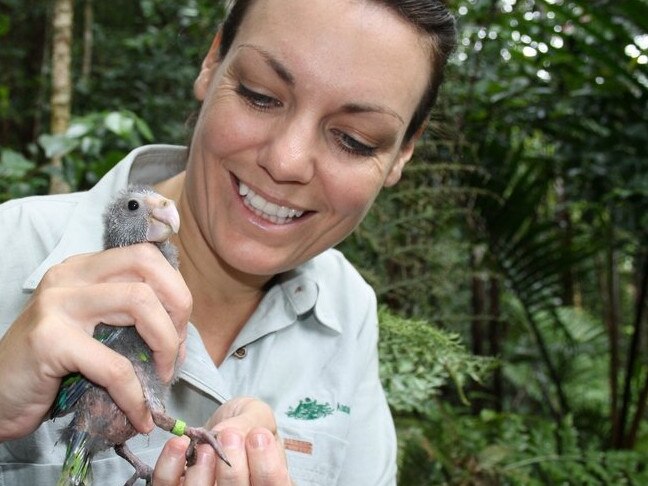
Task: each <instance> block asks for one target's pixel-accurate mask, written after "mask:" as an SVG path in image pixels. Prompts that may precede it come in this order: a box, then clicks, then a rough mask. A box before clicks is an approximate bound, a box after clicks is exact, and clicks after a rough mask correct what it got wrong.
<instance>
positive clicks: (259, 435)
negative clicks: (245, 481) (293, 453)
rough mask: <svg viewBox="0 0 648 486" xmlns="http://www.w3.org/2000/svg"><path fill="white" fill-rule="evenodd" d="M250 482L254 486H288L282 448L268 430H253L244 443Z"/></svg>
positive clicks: (288, 479)
mask: <svg viewBox="0 0 648 486" xmlns="http://www.w3.org/2000/svg"><path fill="white" fill-rule="evenodd" d="M245 446H246V450H247V458H248V464H249V466H250V480H251V482H252V484H254V485H255V486H257V485H259V486H286V485H289V484H290V477H289V475H288V468H287V466H286V461H285V457H284V454H283V448H282V447H281V445H280V444H279V442H278V441H277V439H276V438H275V436H274V434H272V433H271V432H270V431H269V430H267V429H263V428H256V429H253V430H252V431H251V432H250V433H249V434H248V436H247V439H246V441H245Z"/></svg>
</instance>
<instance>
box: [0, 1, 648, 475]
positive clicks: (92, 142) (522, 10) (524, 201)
mask: <svg viewBox="0 0 648 486" xmlns="http://www.w3.org/2000/svg"><path fill="white" fill-rule="evenodd" d="M58 1H60V0H57V2H58ZM57 2H55V1H53V0H52V1H45V2H43V1H35V0H22V1H18V0H2V1H0V201H2V200H7V199H11V198H16V197H22V196H27V195H31V194H46V193H48V192H49V191H50V190H51V189H50V188H51V184H50V181H51V178H52V177H58V178H60V179H61V180H63V181H64V182H65V183H66V184H67V185H68V186H69V188H70V189H71V190H78V189H85V188H88V187H90V186H92V185H93V184H94V183H95V182H96V181H97V180H98V178H100V177H101V176H102V175H103V174H104V173H105V172H106V171H107V170H109V169H110V168H111V167H112V166H113V165H114V164H115V163H116V162H117V161H118V160H119V159H120V158H121V157H122V156H123V155H125V154H126V153H127V152H128V151H129V150H130V149H131V148H133V147H135V146H137V145H140V144H142V143H149V142H155V143H185V142H186V139H187V136H188V133H189V130H188V128H187V121H188V120H189V119H190V118H191V115H192V113H195V111H196V109H197V105H196V102H195V101H194V100H193V98H192V85H193V78H194V77H195V75H196V73H197V71H198V68H199V65H200V62H201V60H202V57H203V55H204V54H205V53H206V51H207V49H208V47H209V43H210V41H211V37H212V36H213V34H214V32H215V30H216V28H217V25H218V23H219V21H220V20H221V19H222V16H223V12H224V7H223V5H222V3H219V2H214V1H206V0H179V1H176V2H168V1H163V0H135V1H132V0H129V1H125V0H113V1H111V2H92V0H78V1H76V2H72V4H73V7H74V19H73V37H72V42H71V56H72V57H71V58H72V65H71V78H70V84H71V86H70V87H71V92H72V102H71V114H72V118H71V121H70V123H69V128H68V129H67V130H66V131H64V132H62V133H56V134H55V133H53V131H54V130H52V124H51V121H50V118H51V115H52V105H51V103H50V96H51V92H52V82H51V74H52V47H53V32H54V27H53V18H54V13H53V12H54V6H55V4H56V3H57ZM448 3H449V4H450V5H451V7H452V9H453V10H454V11H455V12H456V14H457V20H458V23H459V29H460V39H459V47H458V49H457V51H456V53H455V55H454V56H453V58H452V60H451V63H450V66H449V69H448V72H447V75H446V83H445V85H444V87H443V90H442V94H441V98H440V100H439V104H438V107H437V109H436V110H435V112H434V113H433V115H432V117H431V120H430V126H429V129H428V130H427V132H426V134H425V135H424V137H423V139H422V140H421V142H420V144H419V147H418V151H417V156H416V158H415V160H414V161H413V162H412V163H411V164H409V165H408V167H407V168H406V170H405V173H404V177H403V180H402V181H401V182H400V183H399V184H398V185H397V186H395V187H394V188H391V189H389V190H386V191H384V192H383V194H382V195H381V196H380V197H379V199H378V201H377V203H376V206H375V207H374V208H373V210H372V211H371V212H370V214H369V215H368V217H367V219H366V221H365V222H364V223H363V224H362V226H361V227H360V228H358V230H357V231H356V232H355V233H354V234H353V235H352V236H351V237H350V238H349V239H348V240H347V241H346V242H344V243H343V244H342V245H340V247H341V249H342V250H343V251H344V252H345V254H346V255H347V256H348V257H349V258H350V259H351V260H352V261H353V262H354V263H355V264H356V266H357V267H358V268H359V269H360V270H361V272H362V273H363V275H364V276H365V278H366V279H367V280H368V281H369V282H370V283H371V284H372V285H373V286H374V288H375V289H376V292H377V294H378V298H379V301H380V304H381V314H380V316H381V342H380V351H381V373H382V376H383V381H384V384H385V387H386V390H387V392H388V396H389V401H390V405H391V406H392V410H393V413H394V416H395V417H396V421H397V425H398V433H399V450H400V455H399V462H400V468H399V471H400V473H399V475H400V477H399V484H402V485H428V484H447V485H509V484H510V485H518V484H519V485H527V484H530V485H534V484H549V485H554V484H557V485H561V484H564V485H571V484H574V485H590V484H591V485H599V484H610V485H621V484H634V485H643V484H648V471H647V469H646V459H645V458H646V456H647V454H648V427H647V425H648V422H647V421H646V404H647V400H648V352H647V351H648V340H647V335H648V330H647V329H646V326H647V325H648V319H647V318H646V312H647V309H646V300H647V299H646V293H647V291H648V290H647V289H648V150H647V148H646V146H647V143H648V104H647V100H648V0H589V1H586V0H449V2H448ZM53 157H54V158H55V159H58V160H59V161H60V162H61V164H60V166H59V165H56V164H52V163H51V159H52V158H53Z"/></svg>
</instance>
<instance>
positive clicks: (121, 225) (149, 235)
mask: <svg viewBox="0 0 648 486" xmlns="http://www.w3.org/2000/svg"><path fill="white" fill-rule="evenodd" d="M179 226H180V217H179V215H178V211H177V209H176V207H175V204H174V203H173V201H171V200H170V199H167V198H164V197H163V196H161V195H160V194H158V193H157V192H155V191H154V190H153V188H151V187H150V186H145V185H131V186H129V187H128V188H126V189H125V190H123V191H121V192H120V193H119V194H118V195H117V196H116V197H115V198H114V199H113V200H112V201H111V202H110V203H109V204H108V205H107V207H106V209H105V211H104V214H103V227H104V228H103V230H104V234H103V242H104V248H105V249H110V248H117V247H123V246H128V245H135V244H138V243H144V242H150V243H153V244H155V245H156V246H157V247H158V248H159V249H160V251H161V252H162V254H163V255H164V257H165V258H166V259H167V261H168V262H169V263H170V264H171V265H172V266H173V267H174V268H175V269H178V252H177V249H176V247H175V246H174V245H173V244H172V243H171V242H170V241H169V238H170V237H171V235H172V234H174V233H177V232H178V230H179ZM94 337H95V339H97V340H99V341H100V342H102V343H103V344H104V345H106V346H108V347H109V348H111V349H113V350H115V351H117V352H119V353H120V354H122V355H124V356H126V357H127V358H128V359H129V360H130V361H131V363H132V365H133V368H134V370H135V373H136V375H137V377H138V379H139V380H140V383H141V385H142V389H143V391H144V397H145V400H146V404H147V406H148V408H149V410H150V411H151V415H152V417H153V421H154V423H155V424H156V425H157V426H158V427H160V428H162V429H164V430H166V431H168V432H171V433H173V434H175V435H178V436H182V435H186V436H188V437H189V439H190V444H189V448H188V449H187V464H188V465H191V464H192V463H194V462H195V446H196V444H198V443H207V444H209V445H211V446H212V447H213V448H214V450H215V452H216V453H217V455H218V456H219V457H220V458H221V459H222V460H223V461H224V462H225V463H226V464H228V465H231V464H230V463H229V461H228V460H227V458H226V456H225V454H224V453H223V451H222V448H221V446H220V444H219V442H218V437H217V434H215V433H212V432H210V431H208V430H206V429H204V428H202V427H190V426H188V425H187V424H186V423H185V422H183V421H182V420H178V419H175V418H173V417H170V416H169V415H167V414H166V413H165V409H164V398H165V395H166V392H167V391H168V389H169V388H170V386H171V383H164V382H162V380H160V379H159V377H158V376H157V374H156V372H155V363H154V362H153V359H152V351H151V349H150V348H149V347H148V345H147V344H146V343H145V342H144V340H143V339H142V338H141V337H140V335H139V334H138V333H137V330H136V329H135V327H134V326H126V327H117V326H111V325H109V324H105V323H101V324H99V325H98V326H97V327H96V328H95V331H94ZM177 368H178V364H177V363H176V370H175V373H174V379H175V376H177V372H178V369H177ZM172 382H173V380H172ZM69 413H74V415H73V418H72V420H71V421H70V423H69V425H67V426H65V427H64V428H63V430H62V431H61V438H60V440H61V441H64V442H65V443H66V444H67V449H66V455H65V460H64V463H63V467H62V470H61V475H60V477H59V480H58V483H57V485H58V486H64V485H65V486H68V485H70V486H72V485H73V486H81V485H85V486H88V485H89V484H91V482H92V471H91V463H92V458H93V456H94V455H95V454H96V453H97V452H99V451H102V450H106V449H108V448H110V447H113V448H114V450H115V452H116V453H117V454H118V455H119V456H121V457H123V458H124V459H125V460H126V461H128V462H129V463H130V464H131V465H132V466H133V467H134V468H135V472H134V474H133V476H132V477H131V478H130V479H129V480H128V481H127V482H126V486H129V485H133V484H135V482H136V481H137V480H138V479H144V480H145V481H146V484H151V477H152V472H153V470H152V468H151V467H150V466H148V465H146V464H145V463H144V462H143V461H141V460H140V459H139V458H138V457H137V456H136V455H135V454H133V453H132V452H131V451H130V449H129V448H128V447H127V445H126V441H127V440H128V439H130V438H132V437H134V436H135V435H137V434H138V432H137V431H136V429H135V428H134V427H133V425H132V424H131V423H130V421H129V420H128V419H127V417H126V415H125V414H124V413H123V411H122V410H121V409H120V408H119V407H118V406H117V405H116V404H115V403H114V402H113V400H112V399H111V398H110V395H109V394H108V393H107V392H106V390H105V389H104V388H103V387H101V386H99V385H96V384H94V383H92V382H91V381H89V380H88V379H86V378H85V377H84V376H83V375H81V374H80V373H73V374H70V375H68V376H67V377H65V378H64V379H63V380H62V383H61V386H60V388H59V391H58V394H57V396H56V398H55V400H54V402H53V405H52V407H51V409H50V414H49V418H50V419H55V418H57V417H61V416H64V415H67V414H69Z"/></svg>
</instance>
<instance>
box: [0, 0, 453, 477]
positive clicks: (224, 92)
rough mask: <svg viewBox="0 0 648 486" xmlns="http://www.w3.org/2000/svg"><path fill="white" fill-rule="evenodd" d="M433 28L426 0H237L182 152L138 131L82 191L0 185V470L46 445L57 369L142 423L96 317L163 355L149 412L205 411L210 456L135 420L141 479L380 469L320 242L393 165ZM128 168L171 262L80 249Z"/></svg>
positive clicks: (92, 239)
mask: <svg viewBox="0 0 648 486" xmlns="http://www.w3.org/2000/svg"><path fill="white" fill-rule="evenodd" d="M454 35H455V33H454V21H453V19H452V17H451V16H450V15H449V14H448V12H447V10H446V9H445V7H444V6H443V4H442V2H441V1H438V0H400V1H397V0H309V1H307V2H305V1H300V0H239V1H238V2H235V4H234V5H233V8H232V10H231V12H230V15H229V17H228V19H227V20H226V22H225V24H224V26H223V29H222V32H221V33H219V35H217V36H216V38H215V39H214V41H213V43H212V45H211V48H210V50H209V52H208V54H207V56H206V57H205V60H204V61H203V64H202V67H201V70H200V73H199V74H198V76H197V79H196V81H195V85H194V93H195V96H196V98H197V99H198V100H199V101H200V102H201V103H202V107H201V111H200V115H199V118H198V120H197V124H196V127H195V131H194V135H193V139H192V143H191V147H190V148H189V150H188V151H187V150H185V149H183V148H178V147H169V146H152V147H143V148H141V149H138V150H136V151H134V152H133V153H131V154H130V155H129V156H128V157H127V158H126V159H125V160H124V161H122V162H121V163H120V164H118V165H117V166H116V167H115V168H114V169H113V171H111V172H110V173H109V174H108V175H107V176H106V177H105V178H104V179H102V180H101V181H100V182H99V183H98V184H97V186H96V187H95V188H93V189H92V190H91V191H89V192H87V193H79V194H72V195H64V196H50V197H45V198H29V199H26V200H19V201H12V202H10V203H8V204H6V205H4V206H3V207H2V208H1V209H0V225H1V226H2V227H3V228H12V231H11V234H9V232H3V235H2V236H0V247H1V248H2V249H3V257H2V260H3V261H2V265H0V267H1V268H0V285H1V286H2V288H1V289H0V290H2V295H3V306H2V309H1V310H0V332H4V333H5V334H4V337H3V339H2V340H1V341H0V370H2V373H0V440H4V441H5V442H3V443H2V444H0V471H2V472H1V473H0V474H4V482H5V484H18V483H20V484H46V483H47V482H48V480H50V481H53V480H52V479H50V478H54V477H55V475H56V471H57V468H59V467H60V464H61V462H62V456H63V453H64V451H62V450H60V449H62V448H61V447H59V448H55V447H54V443H55V442H56V439H57V435H56V428H57V427H58V425H57V424H52V423H51V422H46V423H45V424H43V425H40V423H41V421H42V419H43V417H44V416H45V414H46V412H47V410H48V408H49V406H50V404H51V402H52V400H53V398H54V396H55V394H56V390H57V388H58V385H59V384H60V380H61V377H63V376H65V375H66V374H67V373H69V372H73V371H81V372H82V373H83V374H84V375H86V376H87V377H89V378H90V379H92V380H93V381H95V382H96V383H98V384H100V385H103V386H105V387H106V388H107V390H108V391H109V393H110V394H111V395H112V396H113V398H114V399H115V401H116V402H117V403H118V404H119V405H120V406H121V407H122V409H123V410H124V411H126V413H127V415H128V417H129V418H130V419H131V421H132V423H133V424H134V425H135V426H136V427H137V428H138V430H140V431H141V432H149V431H151V429H152V428H153V424H152V421H151V417H150V415H149V414H148V412H147V410H146V407H145V404H144V403H143V400H142V392H141V388H140V387H139V384H138V381H137V379H136V377H135V376H134V374H133V372H132V368H131V367H130V364H129V363H128V362H124V360H123V359H122V358H121V357H120V356H118V355H117V356H116V355H114V353H113V352H112V351H111V350H109V349H107V348H105V347H104V346H102V345H101V344H99V343H98V342H96V341H95V340H93V339H92V337H91V335H92V331H93V329H94V326H95V325H96V324H97V323H98V322H100V321H104V322H109V323H111V324H115V325H129V324H132V323H133V322H135V325H136V327H137V328H138V330H139V332H140V334H141V335H142V337H143V338H144V339H145V340H146V341H147V343H149V345H150V346H151V348H152V349H153V350H154V355H155V361H156V365H157V368H158V370H159V373H160V375H161V376H162V377H167V378H168V377H170V376H171V370H172V367H173V364H174V362H175V359H176V356H177V355H178V354H180V355H181V358H183V359H184V361H183V365H182V370H181V373H180V380H179V381H178V382H177V383H176V384H175V385H174V386H173V389H172V390H173V391H172V395H171V397H170V398H169V400H168V404H167V405H168V407H169V413H170V414H172V415H175V416H178V417H183V418H185V419H186V420H187V422H194V423H195V422H197V421H201V422H204V421H208V424H209V426H211V427H214V428H215V430H218V431H220V435H219V437H220V440H221V442H222V444H223V447H224V450H225V453H226V454H227V456H228V458H229V460H230V462H232V467H231V468H229V467H227V466H226V465H224V463H222V462H221V461H217V460H216V459H215V456H214V455H213V453H212V451H211V450H209V449H207V448H204V447H201V448H200V450H199V453H198V462H197V464H196V465H195V466H192V467H190V468H187V469H186V471H185V464H184V456H183V454H184V450H185V448H186V443H185V442H184V441H183V439H178V438H174V439H171V440H169V439H168V435H167V434H165V433H162V432H159V431H154V432H153V433H152V434H151V435H150V436H149V437H148V438H147V437H144V438H142V437H140V438H136V439H133V440H132V441H129V445H130V447H131V449H132V450H133V451H134V452H135V453H136V454H137V455H139V456H140V457H141V458H142V459H144V460H145V461H149V462H152V461H155V459H156V458H157V457H158V456H159V459H158V461H157V464H156V468H155V472H154V482H155V484H177V483H178V482H179V481H180V478H181V476H182V475H183V474H184V475H185V478H184V481H185V484H203V483H205V484H212V483H213V482H214V479H215V480H216V482H217V484H219V485H222V484H250V482H251V483H253V484H268V485H282V484H289V483H290V481H291V479H292V480H294V481H295V482H296V483H298V484H326V485H329V484H367V485H378V484H393V482H394V481H395V442H396V441H395V434H394V429H393V423H392V420H391V417H390V414H389V409H388V407H387V404H386V400H385V397H384V393H383V391H382V389H381V386H380V382H379V379H378V366H377V351H376V340H377V325H376V308H375V307H376V303H375V296H374V294H373V292H372V291H371V290H370V289H369V287H368V286H367V285H366V284H365V283H364V282H363V281H362V279H361V278H360V277H359V276H358V274H357V273H356V272H355V271H354V270H353V269H352V268H351V266H350V265H349V264H348V263H347V262H346V260H344V258H343V257H342V256H341V255H340V254H339V253H338V252H336V251H334V250H331V249H330V248H331V247H332V246H334V245H335V244H337V243H338V242H339V241H341V240H342V239H343V238H344V237H346V236H347V235H348V234H349V233H350V232H351V231H352V230H353V229H354V228H355V227H356V226H357V225H358V224H359V223H360V221H361V220H362V218H363V217H364V215H365V214H366V212H367V211H368V210H369V208H370V206H371V204H372V202H373V201H374V199H375V197H376V196H377V194H378V193H379V191H380V190H381V188H382V187H387V186H391V185H393V184H395V183H396V182H397V181H398V180H399V178H400V176H401V171H402V169H403V167H404V165H405V164H406V163H407V161H408V160H409V159H410V157H411V156H412V152H413V149H414V145H415V142H416V140H417V138H418V136H419V134H420V132H421V130H422V128H423V126H424V121H425V118H426V116H427V113H428V112H429V109H430V107H431V105H432V104H433V102H434V100H435V98H436V92H437V89H438V86H439V84H440V81H441V76H442V70H443V66H444V65H445V62H446V60H447V57H448V55H449V53H450V51H451V49H452V47H453V43H454ZM132 182H144V183H148V184H154V185H155V186H156V188H157V189H158V190H159V191H160V192H161V193H163V194H164V195H165V196H167V197H170V198H172V199H174V200H175V201H177V203H178V208H179V212H180V217H181V221H182V225H181V230H180V233H179V235H178V236H177V238H176V240H175V241H174V243H175V244H176V245H177V246H178V248H179V252H180V262H181V270H180V274H177V273H176V272H174V271H173V270H172V269H171V267H170V266H169V265H168V264H166V263H165V262H164V260H163V259H162V258H161V255H159V252H157V251H156V250H155V249H153V248H152V247H149V246H148V245H140V246H138V247H129V248H125V249H115V250H108V251H99V250H100V249H101V212H102V210H103V207H104V206H105V204H106V202H107V201H108V200H109V199H110V198H111V197H112V196H113V195H114V194H115V193H116V192H117V191H119V190H120V189H122V188H123V187H125V186H126V185H127V184H128V183H132ZM30 294H31V296H30ZM5 302H6V304H5ZM188 322H191V324H188ZM8 370H12V371H11V373H9V372H8ZM245 396H252V397H255V398H254V399H251V398H241V397H245ZM231 397H238V398H231ZM221 404H224V405H222V406H220V407H219V405H221ZM217 408H218V410H217V411H216V412H215V413H214V410H216V409H217ZM212 414H213V415H212ZM93 468H94V473H95V480H96V482H97V483H98V484H104V483H107V482H108V481H109V483H110V484H112V483H115V484H118V483H119V482H120V481H123V480H125V479H126V478H128V477H129V476H130V474H131V472H132V471H131V470H130V469H129V468H130V466H129V465H128V464H126V463H124V462H123V461H122V460H121V459H119V458H116V457H114V454H113V453H112V452H110V451H108V452H107V453H106V454H105V455H104V456H102V457H98V458H97V460H95V462H94V464H93ZM1 477H2V476H0V478H1ZM0 482H1V481H0Z"/></svg>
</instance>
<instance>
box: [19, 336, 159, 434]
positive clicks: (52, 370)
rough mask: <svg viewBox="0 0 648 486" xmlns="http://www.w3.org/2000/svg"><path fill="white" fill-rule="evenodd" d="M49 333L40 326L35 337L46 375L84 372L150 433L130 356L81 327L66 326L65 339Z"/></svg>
mask: <svg viewBox="0 0 648 486" xmlns="http://www.w3.org/2000/svg"><path fill="white" fill-rule="evenodd" d="M48 334H49V332H48V328H47V327H46V326H40V327H39V328H38V329H36V330H35V332H33V333H32V336H31V340H32V342H33V343H34V345H33V352H34V355H35V356H39V359H40V361H41V363H42V364H43V367H44V374H45V375H46V376H49V378H50V379H51V380H59V381H60V379H61V377H63V376H65V375H66V374H68V373H72V372H77V371H78V372H81V373H82V374H83V375H84V376H85V377H86V378H87V379H88V380H90V381H92V382H93V383H96V384H98V385H100V386H103V387H104V388H106V391H107V392H108V393H109V394H110V396H111V397H112V398H113V400H114V401H115V403H116V404H117V406H118V407H119V408H121V409H122V410H123V411H124V413H125V414H126V416H127V417H128V419H129V420H130V421H131V423H132V424H133V426H134V427H135V428H136V429H137V430H138V431H140V432H142V433H148V432H150V431H151V430H152V429H153V427H154V424H153V419H152V417H151V414H150V411H149V409H148V407H147V406H146V402H145V400H144V393H143V391H142V386H141V384H140V381H139V379H138V378H137V375H136V374H135V371H134V369H133V366H132V364H131V362H130V361H129V360H128V359H127V358H126V357H124V356H122V355H121V354H119V353H117V352H115V351H113V350H112V349H110V348H108V347H106V346H104V345H103V344H101V343H100V342H99V341H97V340H96V339H94V338H92V337H91V336H89V335H88V334H86V333H85V332H83V331H82V330H80V329H78V328H74V327H70V328H68V329H66V332H65V339H62V340H52V339H50V337H51V336H49V335H48Z"/></svg>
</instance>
